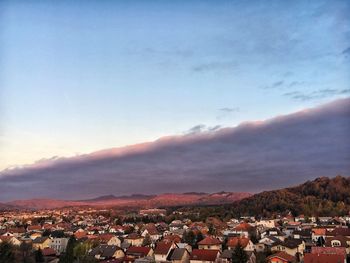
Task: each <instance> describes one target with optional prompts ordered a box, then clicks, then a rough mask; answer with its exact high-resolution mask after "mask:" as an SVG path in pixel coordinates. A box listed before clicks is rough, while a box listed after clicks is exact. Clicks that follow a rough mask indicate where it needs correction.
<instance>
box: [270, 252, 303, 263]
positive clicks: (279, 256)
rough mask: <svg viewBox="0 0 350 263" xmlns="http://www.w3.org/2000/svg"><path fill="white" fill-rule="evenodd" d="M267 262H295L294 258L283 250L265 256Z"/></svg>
mask: <svg viewBox="0 0 350 263" xmlns="http://www.w3.org/2000/svg"><path fill="white" fill-rule="evenodd" d="M267 262H268V263H295V262H297V261H296V258H295V257H294V256H292V255H289V254H287V253H286V252H284V251H281V252H278V253H276V254H273V255H271V256H269V257H268V258H267Z"/></svg>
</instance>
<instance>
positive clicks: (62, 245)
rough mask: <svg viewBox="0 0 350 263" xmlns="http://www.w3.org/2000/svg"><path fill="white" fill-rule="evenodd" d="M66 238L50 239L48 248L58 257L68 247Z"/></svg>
mask: <svg viewBox="0 0 350 263" xmlns="http://www.w3.org/2000/svg"><path fill="white" fill-rule="evenodd" d="M68 240H69V239H68V238H66V237H62V238H57V237H55V238H52V239H51V242H50V245H49V246H50V248H52V249H54V250H55V251H56V253H57V255H60V254H61V253H64V252H66V248H67V245H68Z"/></svg>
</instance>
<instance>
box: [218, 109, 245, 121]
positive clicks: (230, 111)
mask: <svg viewBox="0 0 350 263" xmlns="http://www.w3.org/2000/svg"><path fill="white" fill-rule="evenodd" d="M240 111H241V109H240V108H239V107H224V108H221V109H219V114H218V115H217V116H216V119H217V120H221V119H223V118H226V117H229V116H231V115H232V114H235V113H237V112H240Z"/></svg>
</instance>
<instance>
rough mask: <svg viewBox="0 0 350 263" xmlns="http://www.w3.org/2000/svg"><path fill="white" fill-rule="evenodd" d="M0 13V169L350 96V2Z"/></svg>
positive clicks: (47, 7) (99, 6) (118, 4)
mask: <svg viewBox="0 0 350 263" xmlns="http://www.w3.org/2000/svg"><path fill="white" fill-rule="evenodd" d="M0 10H1V11H0V12H1V15H0V19H1V20H0V23H1V27H0V89H1V90H0V160H1V163H0V169H4V168H6V167H8V166H11V165H18V164H26V163H32V162H34V161H35V160H39V159H41V158H49V157H51V156H55V155H58V156H71V155H75V154H77V153H87V152H91V151H95V150H99V149H104V148H111V147H117V146H124V145H129V144H134V143H139V142H144V141H150V140H155V139H157V138H159V137H162V136H166V135H173V134H183V133H186V131H189V130H190V129H191V128H192V127H196V126H197V127H201V129H205V128H203V127H204V125H205V127H209V128H210V127H214V126H217V125H220V126H221V127H227V126H235V125H237V124H239V123H241V122H244V121H250V120H261V119H266V118H270V117H274V116H276V115H281V114H287V113H290V112H294V111H297V110H299V109H303V108H306V107H312V106H315V105H318V104H322V103H325V102H328V101H331V100H334V99H337V98H340V97H347V96H349V94H350V90H349V89H350V85H349V82H350V79H349V77H350V74H349V72H350V68H349V62H350V49H349V47H350V18H349V16H348V14H349V13H350V2H349V1H191V0H187V1H81V2H79V1H75V2H72V1H30V2H25V1H23V2H17V1H2V2H1V4H0ZM198 125H200V126H198ZM195 130H196V131H197V130H198V129H195Z"/></svg>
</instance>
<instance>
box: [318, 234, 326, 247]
mask: <svg viewBox="0 0 350 263" xmlns="http://www.w3.org/2000/svg"><path fill="white" fill-rule="evenodd" d="M324 244H325V241H324V238H323V237H322V236H320V237H318V238H317V241H316V245H317V246H318V247H323V245H324Z"/></svg>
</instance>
